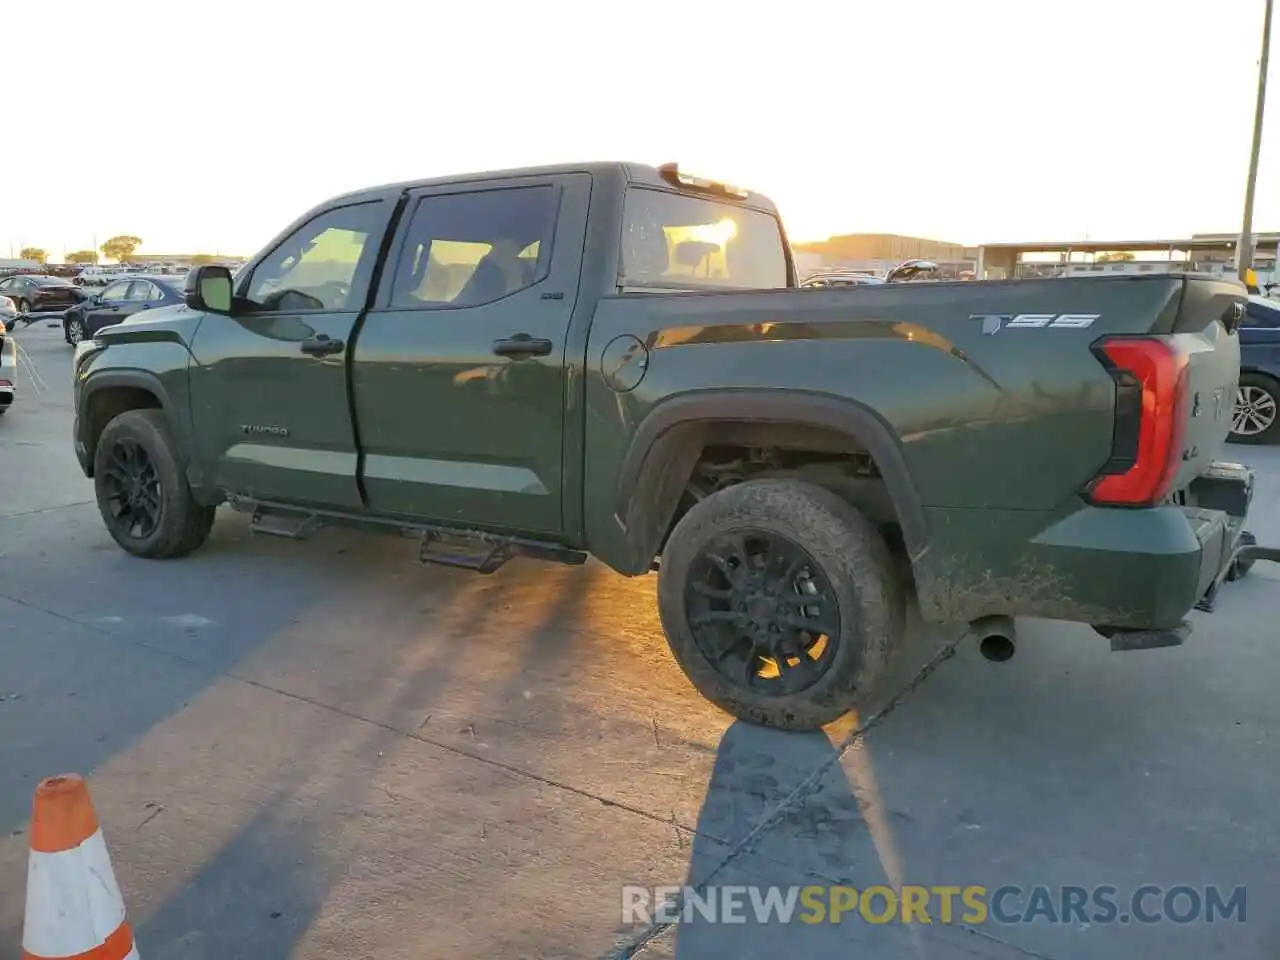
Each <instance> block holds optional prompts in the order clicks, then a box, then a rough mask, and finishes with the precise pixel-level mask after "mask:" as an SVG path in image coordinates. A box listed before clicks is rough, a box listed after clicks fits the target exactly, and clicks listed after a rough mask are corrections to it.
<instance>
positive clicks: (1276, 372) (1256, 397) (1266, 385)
mask: <svg viewBox="0 0 1280 960" xmlns="http://www.w3.org/2000/svg"><path fill="white" fill-rule="evenodd" d="M1277 412H1280V303H1276V302H1275V301H1274V300H1270V299H1268V298H1267V297H1259V296H1252V297H1250V298H1249V303H1248V304H1247V306H1246V307H1245V320H1244V324H1243V325H1242V326H1241V327H1240V387H1239V389H1238V390H1237V391H1236V406H1235V415H1234V416H1233V417H1232V421H1231V439H1232V440H1234V441H1235V442H1237V443H1276V442H1278V441H1280V417H1277V415H1276V414H1277Z"/></svg>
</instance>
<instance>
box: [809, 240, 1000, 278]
mask: <svg viewBox="0 0 1280 960" xmlns="http://www.w3.org/2000/svg"><path fill="white" fill-rule="evenodd" d="M794 249H795V259H796V272H797V273H799V274H800V276H801V278H804V277H806V276H808V275H810V274H812V273H817V272H818V271H820V270H851V271H870V272H873V273H878V274H882V273H885V272H886V271H887V270H889V269H890V268H892V267H895V266H897V265H898V264H900V263H902V261H904V260H932V261H934V262H935V263H937V264H938V266H939V269H940V272H941V274H942V276H943V277H965V276H972V275H973V271H974V269H975V266H976V261H977V257H978V250H977V248H976V247H966V246H963V245H962V244H959V243H949V242H947V241H944V240H926V239H924V238H922V237H904V236H900V235H898V234H896V233H850V234H844V235H841V236H836V237H829V238H828V239H826V240H819V241H816V242H814V243H797V244H795V245H794Z"/></svg>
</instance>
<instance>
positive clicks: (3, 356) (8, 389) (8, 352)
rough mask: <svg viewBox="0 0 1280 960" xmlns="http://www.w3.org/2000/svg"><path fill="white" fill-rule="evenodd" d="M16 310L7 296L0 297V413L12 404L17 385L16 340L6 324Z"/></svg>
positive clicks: (16, 312) (14, 315)
mask: <svg viewBox="0 0 1280 960" xmlns="http://www.w3.org/2000/svg"><path fill="white" fill-rule="evenodd" d="M17 315H18V310H17V308H16V307H14V305H13V301H12V300H10V299H9V298H8V297H0V414H3V413H5V411H7V410H8V409H9V407H10V406H11V405H12V404H13V397H14V393H15V392H16V390H17V387H18V342H17V341H16V340H15V339H14V338H13V337H11V336H9V331H8V326H9V324H10V323H12V322H13V318H14V317H16V316H17Z"/></svg>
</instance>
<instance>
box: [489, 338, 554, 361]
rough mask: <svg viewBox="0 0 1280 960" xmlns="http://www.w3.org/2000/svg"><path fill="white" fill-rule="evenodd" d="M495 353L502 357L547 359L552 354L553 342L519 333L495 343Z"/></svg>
mask: <svg viewBox="0 0 1280 960" xmlns="http://www.w3.org/2000/svg"><path fill="white" fill-rule="evenodd" d="M493 352H494V353H496V354H497V355H498V356H500V357H545V356H546V355H547V354H549V353H550V352H551V341H550V340H543V339H542V338H540V337H531V336H529V335H528V334H527V333H517V334H516V335H515V336H514V337H508V338H506V339H505V340H495V341H493Z"/></svg>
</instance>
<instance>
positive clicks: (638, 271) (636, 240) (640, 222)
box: [621, 187, 787, 290]
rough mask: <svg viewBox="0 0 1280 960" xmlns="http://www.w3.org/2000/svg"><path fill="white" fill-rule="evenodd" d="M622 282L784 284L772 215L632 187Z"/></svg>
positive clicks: (779, 233) (781, 247) (624, 232)
mask: <svg viewBox="0 0 1280 960" xmlns="http://www.w3.org/2000/svg"><path fill="white" fill-rule="evenodd" d="M621 262H622V277H621V285H622V286H624V287H631V286H640V287H644V286H654V287H662V288H679V289H699V288H712V289H715V288H721V289H733V288H737V289H753V290H759V289H773V288H776V287H785V286H786V285H787V254H786V248H785V246H784V245H783V242H782V229H781V226H780V224H779V223H778V219H777V217H775V216H773V215H772V214H769V213H765V212H764V211H762V210H754V209H752V208H750V207H744V206H741V205H740V204H734V203H726V202H722V201H719V200H713V199H706V198H702V197H694V196H689V195H687V194H682V193H673V192H670V191H665V190H653V189H647V188H641V187H633V188H631V189H630V190H628V191H627V197H626V203H625V206H624V208H623V230H622V259H621Z"/></svg>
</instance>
